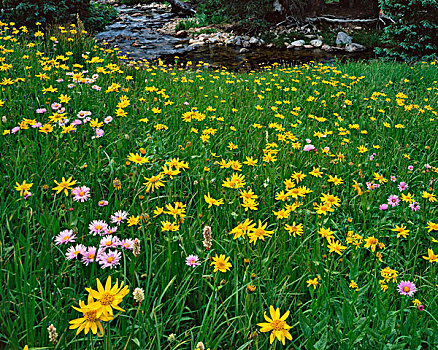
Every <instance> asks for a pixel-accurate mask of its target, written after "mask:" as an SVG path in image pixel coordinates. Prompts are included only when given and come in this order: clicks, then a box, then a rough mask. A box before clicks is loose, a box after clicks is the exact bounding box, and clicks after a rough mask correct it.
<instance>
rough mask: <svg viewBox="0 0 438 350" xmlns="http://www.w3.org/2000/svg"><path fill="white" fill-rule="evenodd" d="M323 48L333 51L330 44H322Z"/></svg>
mask: <svg viewBox="0 0 438 350" xmlns="http://www.w3.org/2000/svg"><path fill="white" fill-rule="evenodd" d="M321 49H322V50H324V51H327V52H331V51H333V48H332V47H331V46H330V45H327V44H324V45H322V46H321Z"/></svg>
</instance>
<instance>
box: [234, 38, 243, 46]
mask: <svg viewBox="0 0 438 350" xmlns="http://www.w3.org/2000/svg"><path fill="white" fill-rule="evenodd" d="M234 45H236V46H242V38H241V37H240V36H236V38H235V39H234Z"/></svg>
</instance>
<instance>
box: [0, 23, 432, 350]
mask: <svg viewBox="0 0 438 350" xmlns="http://www.w3.org/2000/svg"><path fill="white" fill-rule="evenodd" d="M0 39H1V43H0V85H1V91H0V116H1V117H2V119H1V124H0V125H1V126H0V132H1V135H0V145H1V152H0V157H1V163H0V170H1V180H2V181H1V182H0V199H1V200H0V220H1V225H0V281H1V288H0V349H23V348H24V347H25V346H26V347H27V348H28V349H53V348H56V349H122V350H126V349H162V350H164V349H190V350H193V349H195V348H196V349H199V350H201V349H208V348H210V349H211V350H213V349H226V350H229V349H233V350H234V349H239V350H244V349H281V348H284V349H426V348H435V347H437V346H438V324H437V322H438V319H437V318H438V317H437V316H436V312H435V310H436V309H437V306H438V305H437V304H438V301H437V296H438V287H437V284H438V281H437V277H436V265H437V262H438V255H435V253H436V254H438V246H437V243H438V216H437V208H438V203H437V197H436V196H437V184H436V177H437V176H438V169H437V167H438V158H437V153H436V152H437V148H438V136H437V132H438V127H437V125H438V115H437V111H438V104H437V102H438V83H437V78H438V70H437V65H436V62H432V63H424V62H419V63H416V64H414V65H412V66H409V65H407V64H401V63H383V62H369V63H346V64H342V65H323V64H316V63H315V64H308V65H302V66H296V67H292V66H291V67H281V66H277V65H274V66H271V67H265V68H264V69H262V70H260V71H257V72H248V73H242V74H237V73H233V72H230V71H227V70H226V69H216V70H214V69H208V68H207V67H205V65H204V64H202V63H200V64H190V63H188V64H187V65H185V66H184V67H181V65H180V64H179V63H178V62H176V64H175V65H174V67H169V66H165V65H164V64H162V63H161V62H156V63H149V62H147V61H142V62H137V63H135V62H130V61H129V59H128V58H127V57H126V56H123V55H122V54H119V55H118V56H119V57H117V51H115V50H114V49H111V48H110V47H109V46H106V45H98V44H97V43H96V42H95V41H94V40H93V39H92V38H91V37H89V36H87V35H86V34H85V33H84V32H83V29H82V28H78V27H75V26H71V27H60V28H56V29H52V30H50V31H48V32H45V33H43V32H42V31H37V32H35V33H30V32H28V31H27V29H26V28H24V27H21V28H18V27H17V28H16V27H15V26H14V25H13V24H6V23H1V30H0ZM176 60H177V59H176Z"/></svg>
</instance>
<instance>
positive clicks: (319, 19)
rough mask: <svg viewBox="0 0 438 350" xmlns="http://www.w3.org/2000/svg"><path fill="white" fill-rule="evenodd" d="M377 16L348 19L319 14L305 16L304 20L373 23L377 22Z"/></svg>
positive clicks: (311, 21)
mask: <svg viewBox="0 0 438 350" xmlns="http://www.w3.org/2000/svg"><path fill="white" fill-rule="evenodd" d="M378 20H379V18H364V19H361V18H358V19H348V18H337V17H335V18H331V17H326V16H320V17H307V18H306V21H308V22H310V23H313V22H318V21H325V22H330V23H373V22H377V21H378Z"/></svg>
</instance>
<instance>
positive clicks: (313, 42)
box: [310, 39, 322, 47]
mask: <svg viewBox="0 0 438 350" xmlns="http://www.w3.org/2000/svg"><path fill="white" fill-rule="evenodd" d="M310 45H312V46H313V47H321V46H322V41H321V40H318V39H314V40H311V41H310Z"/></svg>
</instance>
